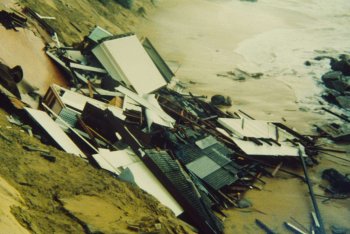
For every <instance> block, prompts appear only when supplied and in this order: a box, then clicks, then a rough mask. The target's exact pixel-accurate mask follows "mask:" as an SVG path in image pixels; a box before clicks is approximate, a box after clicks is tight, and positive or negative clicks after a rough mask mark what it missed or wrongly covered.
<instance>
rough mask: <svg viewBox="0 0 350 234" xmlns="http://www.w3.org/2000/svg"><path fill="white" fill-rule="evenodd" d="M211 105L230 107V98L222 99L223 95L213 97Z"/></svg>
mask: <svg viewBox="0 0 350 234" xmlns="http://www.w3.org/2000/svg"><path fill="white" fill-rule="evenodd" d="M211 104H213V105H215V106H232V101H231V98H230V97H226V98H225V97H224V96H223V95H214V96H212V97H211Z"/></svg>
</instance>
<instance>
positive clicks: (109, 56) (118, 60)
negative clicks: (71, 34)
mask: <svg viewBox="0 0 350 234" xmlns="http://www.w3.org/2000/svg"><path fill="white" fill-rule="evenodd" d="M92 52H93V54H94V55H95V56H96V58H97V59H98V60H99V61H100V63H101V64H102V65H103V67H104V68H105V69H106V70H107V71H108V73H109V74H110V75H111V77H112V78H113V79H115V80H117V81H119V82H121V83H123V84H125V85H127V86H128V87H129V88H133V89H135V91H136V92H137V93H138V94H140V95H144V94H148V93H151V92H153V91H155V90H158V89H160V88H162V87H163V86H165V85H166V84H167V82H166V81H165V80H164V78H163V76H162V75H161V74H160V72H159V71H158V69H157V67H156V66H155V64H154V63H153V61H152V59H151V58H150V57H149V55H148V54H147V52H146V51H145V49H144V48H143V47H142V44H141V43H140V41H139V40H138V39H137V37H136V35H127V36H124V37H120V38H116V39H110V40H108V39H107V40H105V41H103V42H101V43H100V44H99V45H97V46H96V47H95V48H94V49H93V50H92Z"/></svg>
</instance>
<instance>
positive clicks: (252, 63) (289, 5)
mask: <svg viewBox="0 0 350 234" xmlns="http://www.w3.org/2000/svg"><path fill="white" fill-rule="evenodd" d="M256 4H262V5H264V6H267V7H271V8H275V9H281V10H288V11H290V12H291V13H293V12H294V14H295V15H303V16H305V17H307V18H309V19H306V20H303V21H302V22H298V23H297V24H296V25H294V26H292V27H290V28H279V29H274V30H271V31H266V32H264V33H261V34H258V35H255V36H253V37H251V38H249V39H247V40H244V41H242V42H241V43H239V45H238V46H237V48H236V50H235V52H236V53H237V54H239V55H241V56H243V57H244V62H243V63H241V64H240V65H239V66H241V67H242V68H244V69H246V70H252V71H254V70H256V71H260V72H263V73H265V74H267V75H269V76H273V77H276V78H277V79H278V80H280V81H282V82H285V83H286V84H287V85H289V86H291V87H292V88H293V89H294V90H295V94H296V97H297V99H298V100H299V101H300V102H301V103H309V104H312V103H315V102H317V101H318V100H320V99H319V96H320V95H321V93H322V92H323V87H322V85H321V82H320V77H321V76H322V74H324V73H325V72H326V71H328V70H329V69H330V66H329V60H324V61H320V62H318V61H315V60H313V58H315V57H316V56H320V55H330V56H338V55H339V54H341V53H350V40H349V38H350V1H348V0H335V1H327V0H308V1H297V0H285V1H278V0H260V1H259V2H258V3H256ZM291 23H293V22H291ZM305 61H310V62H311V64H312V65H311V66H309V67H307V66H305V65H304V62H305Z"/></svg>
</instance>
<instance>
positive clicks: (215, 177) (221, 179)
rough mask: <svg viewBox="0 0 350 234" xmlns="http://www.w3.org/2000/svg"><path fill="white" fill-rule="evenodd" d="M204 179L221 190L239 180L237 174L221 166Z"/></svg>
mask: <svg viewBox="0 0 350 234" xmlns="http://www.w3.org/2000/svg"><path fill="white" fill-rule="evenodd" d="M203 180H204V181H205V182H206V183H207V184H208V185H209V186H210V187H212V188H213V189H215V190H219V189H221V188H222V187H224V186H226V185H230V184H232V183H234V182H236V181H237V180H238V176H237V175H233V174H231V173H229V172H228V171H227V170H226V169H224V168H220V169H219V170H216V171H215V172H213V173H211V174H209V175H207V176H206V177H204V178H203Z"/></svg>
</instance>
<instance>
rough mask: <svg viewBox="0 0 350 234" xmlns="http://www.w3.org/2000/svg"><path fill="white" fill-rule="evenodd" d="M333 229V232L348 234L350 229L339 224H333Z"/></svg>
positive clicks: (334, 233) (335, 233)
mask: <svg viewBox="0 0 350 234" xmlns="http://www.w3.org/2000/svg"><path fill="white" fill-rule="evenodd" d="M331 230H332V234H348V233H349V231H350V230H349V229H348V228H344V227H340V226H337V225H332V226H331Z"/></svg>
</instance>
